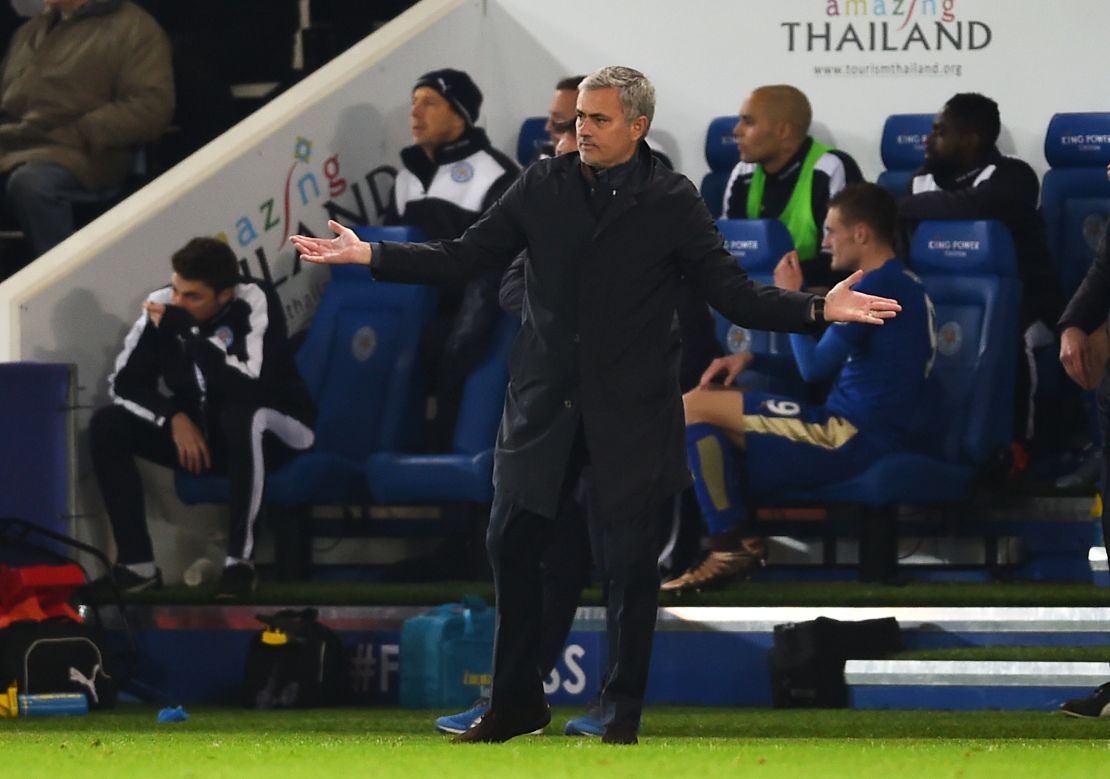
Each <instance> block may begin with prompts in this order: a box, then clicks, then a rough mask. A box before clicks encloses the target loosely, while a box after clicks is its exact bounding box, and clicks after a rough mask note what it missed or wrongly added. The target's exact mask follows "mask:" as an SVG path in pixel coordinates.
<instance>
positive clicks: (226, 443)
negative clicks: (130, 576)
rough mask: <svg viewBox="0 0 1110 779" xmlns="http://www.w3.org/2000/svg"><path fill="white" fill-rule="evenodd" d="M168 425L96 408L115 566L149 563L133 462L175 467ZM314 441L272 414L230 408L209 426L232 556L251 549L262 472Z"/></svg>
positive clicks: (244, 555)
mask: <svg viewBox="0 0 1110 779" xmlns="http://www.w3.org/2000/svg"><path fill="white" fill-rule="evenodd" d="M169 424H170V423H169V422H167V423H166V427H165V428H159V427H156V426H155V425H153V424H152V423H150V422H148V421H146V420H144V419H140V418H139V417H138V416H136V415H135V414H132V413H131V412H130V411H128V410H127V409H125V408H124V407H122V406H106V407H104V408H101V409H99V410H98V411H97V412H96V413H95V414H93V417H92V421H91V422H90V424H89V434H90V439H91V446H92V460H93V470H94V471H95V473H96V480H97V483H98V484H99V486H100V493H101V495H102V496H103V498H104V507H105V509H106V510H107V512H108V518H109V519H110V520H111V523H112V534H113V536H114V537H115V541H116V548H117V549H118V550H119V554H118V562H120V563H123V564H128V563H142V562H149V561H152V560H153V559H154V549H153V547H152V545H151V542H150V533H149V531H148V530H147V526H146V512H145V510H144V507H143V486H142V481H141V479H140V478H139V469H138V467H137V466H136V464H135V458H136V457H141V458H143V459H144V460H148V461H150V462H152V463H156V464H158V465H164V466H166V467H168V468H180V465H179V463H178V459H177V447H176V446H175V445H174V442H173V436H172V434H171V431H170V429H169ZM312 441H313V435H312V430H311V429H310V428H308V427H307V426H306V425H304V423H302V422H300V421H299V420H297V419H294V418H293V417H290V416H288V415H286V414H281V413H280V412H277V411H274V410H273V409H269V408H257V407H251V406H243V405H237V404H229V405H227V406H225V407H224V408H223V409H222V410H221V411H220V413H219V414H218V415H216V417H215V418H214V419H213V420H211V421H210V422H209V430H208V435H207V443H208V448H209V452H210V453H211V455H212V470H211V471H210V473H214V474H219V475H226V476H227V477H228V483H229V501H228V508H229V510H230V514H231V527H230V528H229V532H228V542H227V554H228V556H229V557H235V558H239V559H243V560H247V559H250V557H251V554H252V553H253V551H254V525H255V520H256V519H257V518H258V512H259V509H260V508H261V504H262V489H263V486H264V484H265V480H266V472H267V471H268V470H273V469H275V468H278V467H280V465H281V464H283V463H284V462H285V461H286V460H288V459H289V458H290V457H291V456H292V455H293V454H295V453H296V451H299V450H303V449H307V448H308V447H309V446H311V445H312Z"/></svg>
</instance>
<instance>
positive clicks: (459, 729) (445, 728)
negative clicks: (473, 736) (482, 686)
mask: <svg viewBox="0 0 1110 779" xmlns="http://www.w3.org/2000/svg"><path fill="white" fill-rule="evenodd" d="M487 711H489V698H479V699H478V700H476V701H475V702H474V705H473V706H471V707H470V708H469V709H467V710H466V711H460V712H459V713H458V714H448V715H447V716H446V717H440V718H439V719H437V720H436V730H438V731H439V732H440V733H451V734H454V735H458V734H459V733H463V732H465V731H467V730H470V728H472V727H473V726H474V724H475V723H476V722H478V720H480V719H481V718H482V716H483V715H484V714H485V713H486V712H487Z"/></svg>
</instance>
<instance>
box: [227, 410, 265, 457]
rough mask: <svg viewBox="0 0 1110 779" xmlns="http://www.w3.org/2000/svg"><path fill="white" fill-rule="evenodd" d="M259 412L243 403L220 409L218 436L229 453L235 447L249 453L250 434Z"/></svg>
mask: <svg viewBox="0 0 1110 779" xmlns="http://www.w3.org/2000/svg"><path fill="white" fill-rule="evenodd" d="M261 412H262V409H261V408H259V407H257V406H251V405H247V404H244V403H226V404H225V405H224V406H223V407H222V408H221V409H220V414H219V418H218V420H217V421H218V423H219V429H218V434H219V436H220V438H221V439H222V440H223V441H225V442H226V443H227V446H228V450H229V451H235V449H236V447H243V449H242V451H250V447H251V432H252V431H253V430H254V427H255V425H256V424H257V419H256V417H257V416H258V414H259V413H261Z"/></svg>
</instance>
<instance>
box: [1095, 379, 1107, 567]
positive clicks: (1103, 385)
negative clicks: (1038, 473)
mask: <svg viewBox="0 0 1110 779" xmlns="http://www.w3.org/2000/svg"><path fill="white" fill-rule="evenodd" d="M1095 404H1096V408H1097V409H1098V421H1099V426H1100V427H1101V428H1102V486H1101V490H1102V543H1103V545H1104V546H1105V547H1106V550H1107V556H1108V557H1110V532H1108V531H1110V509H1108V508H1107V503H1106V501H1107V498H1110V371H1107V372H1106V373H1104V374H1103V376H1102V381H1101V382H1100V383H1099V385H1098V389H1097V390H1095Z"/></svg>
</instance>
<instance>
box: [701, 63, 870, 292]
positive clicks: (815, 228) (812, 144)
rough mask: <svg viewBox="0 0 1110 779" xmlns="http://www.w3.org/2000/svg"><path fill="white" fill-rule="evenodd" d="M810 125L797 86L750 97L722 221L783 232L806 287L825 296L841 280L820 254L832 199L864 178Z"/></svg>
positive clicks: (744, 108)
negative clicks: (762, 224)
mask: <svg viewBox="0 0 1110 779" xmlns="http://www.w3.org/2000/svg"><path fill="white" fill-rule="evenodd" d="M812 119H813V110H812V109H811V108H810V105H809V100H808V99H806V96H805V95H804V94H803V93H802V92H801V91H800V90H798V89H796V88H794V87H792V86H788V85H785V84H779V85H774V86H764V87H759V88H758V89H756V90H755V91H754V92H752V93H751V94H750V95H748V98H747V99H746V100H745V101H744V104H743V105H742V106H741V107H740V119H739V121H738V122H737V123H736V127H735V128H733V131H732V134H733V136H734V137H735V138H736V144H737V145H738V146H739V147H740V162H739V163H737V165H736V167H735V168H733V170H732V174H731V175H730V176H729V180H728V186H727V187H726V188H725V200H724V208H723V210H722V213H723V214H724V215H725V216H727V217H728V218H729V219H778V220H779V221H780V222H782V223H783V224H785V225H786V229H787V230H789V231H790V235H791V237H792V238H793V239H794V247H795V251H796V252H797V258H798V260H799V261H800V262H801V267H802V275H803V279H804V284H805V286H806V287H807V288H810V289H824V288H828V287H831V286H832V285H833V284H834V283H836V281H838V280H839V279H840V275H839V274H835V273H833V272H832V270H831V268H830V260H829V255H828V253H826V252H822V251H821V238H822V235H821V226H822V225H823V224H824V223H825V214H826V212H827V211H828V204H829V198H831V197H832V196H833V195H835V194H836V193H837V192H839V191H840V190H842V189H844V187H845V185H847V184H852V183H855V182H858V181H862V180H863V175H862V174H861V173H860V169H859V166H858V165H857V164H856V162H855V160H853V159H852V158H851V157H850V156H848V155H847V154H845V153H844V152H842V151H839V150H837V149H832V148H830V147H828V146H825V145H824V144H821V143H818V142H817V141H815V140H814V139H813V138H812V137H810V135H809V125H810V122H811V121H812Z"/></svg>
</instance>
